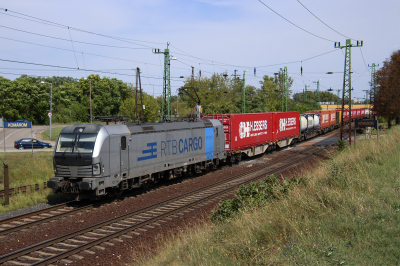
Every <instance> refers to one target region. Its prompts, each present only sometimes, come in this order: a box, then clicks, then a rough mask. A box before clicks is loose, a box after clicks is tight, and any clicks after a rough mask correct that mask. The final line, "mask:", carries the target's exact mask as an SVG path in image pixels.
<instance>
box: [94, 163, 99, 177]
mask: <svg viewBox="0 0 400 266" xmlns="http://www.w3.org/2000/svg"><path fill="white" fill-rule="evenodd" d="M100 172H101V170H100V163H96V164H94V165H93V175H99V174H100Z"/></svg>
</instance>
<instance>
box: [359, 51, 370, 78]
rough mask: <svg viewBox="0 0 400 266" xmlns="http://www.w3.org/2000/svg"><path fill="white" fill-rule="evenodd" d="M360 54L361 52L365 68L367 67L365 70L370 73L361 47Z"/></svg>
mask: <svg viewBox="0 0 400 266" xmlns="http://www.w3.org/2000/svg"><path fill="white" fill-rule="evenodd" d="M360 52H361V57H362V59H363V62H364V66H365V68H366V69H367V70H368V72H370V71H369V67H368V66H367V64H366V63H365V59H364V55H363V52H362V49H361V47H360Z"/></svg>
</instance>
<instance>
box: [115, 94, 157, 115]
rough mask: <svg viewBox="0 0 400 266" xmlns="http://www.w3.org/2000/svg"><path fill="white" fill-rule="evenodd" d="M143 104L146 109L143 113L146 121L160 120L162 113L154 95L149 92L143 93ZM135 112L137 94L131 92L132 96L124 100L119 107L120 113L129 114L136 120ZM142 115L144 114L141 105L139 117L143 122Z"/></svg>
mask: <svg viewBox="0 0 400 266" xmlns="http://www.w3.org/2000/svg"><path fill="white" fill-rule="evenodd" d="M138 104H139V105H140V99H139V94H138ZM143 105H144V106H145V109H144V110H143V114H144V117H145V120H144V122H151V121H156V120H158V117H159V115H160V113H159V111H160V106H159V104H158V102H157V100H156V99H154V98H153V96H151V95H149V94H147V93H143ZM135 114H136V94H135V93H131V94H130V97H129V98H127V99H126V100H124V101H123V102H122V104H121V107H120V108H119V115H121V116H129V117H130V118H131V119H132V121H134V120H135ZM141 115H142V109H141V108H140V106H138V114H137V118H138V120H139V121H140V122H141Z"/></svg>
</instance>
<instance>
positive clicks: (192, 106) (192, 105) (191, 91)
mask: <svg viewBox="0 0 400 266" xmlns="http://www.w3.org/2000/svg"><path fill="white" fill-rule="evenodd" d="M193 92H194V66H192V89H191V90H190V95H191V97H190V108H191V109H192V112H193V109H194V107H195V105H194V102H193V99H194V96H193Z"/></svg>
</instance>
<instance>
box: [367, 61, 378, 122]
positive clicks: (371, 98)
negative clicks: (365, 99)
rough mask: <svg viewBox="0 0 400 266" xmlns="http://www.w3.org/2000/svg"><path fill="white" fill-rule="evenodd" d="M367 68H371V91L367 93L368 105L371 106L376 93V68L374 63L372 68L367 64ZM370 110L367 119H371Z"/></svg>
mask: <svg viewBox="0 0 400 266" xmlns="http://www.w3.org/2000/svg"><path fill="white" fill-rule="evenodd" d="M368 66H369V67H370V68H371V89H370V91H369V103H370V104H371V105H373V104H375V93H376V84H375V71H376V66H379V64H378V65H375V63H372V66H370V65H369V64H368ZM371 109H372V108H370V111H369V118H370V119H372V110H371Z"/></svg>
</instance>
